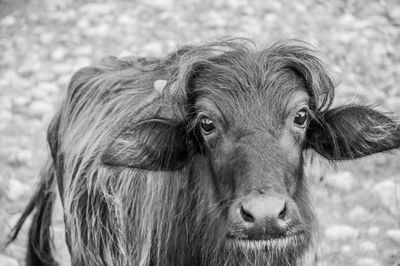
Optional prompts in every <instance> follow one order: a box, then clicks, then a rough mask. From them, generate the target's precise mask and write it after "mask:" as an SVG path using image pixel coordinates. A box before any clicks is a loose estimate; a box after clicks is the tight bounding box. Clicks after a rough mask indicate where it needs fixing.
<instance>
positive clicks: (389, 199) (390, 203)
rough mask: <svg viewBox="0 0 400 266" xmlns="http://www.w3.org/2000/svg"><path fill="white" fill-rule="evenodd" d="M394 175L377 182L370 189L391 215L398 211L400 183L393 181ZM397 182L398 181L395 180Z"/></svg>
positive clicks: (399, 208) (399, 209)
mask: <svg viewBox="0 0 400 266" xmlns="http://www.w3.org/2000/svg"><path fill="white" fill-rule="evenodd" d="M394 179H395V177H393V178H391V179H386V180H384V181H382V182H379V183H377V184H376V185H375V186H374V187H373V188H372V191H373V193H374V194H375V195H377V196H378V197H379V199H380V202H381V204H382V205H383V206H384V207H385V208H386V209H387V210H388V211H389V212H390V213H391V214H393V215H395V216H396V215H398V214H399V213H400V207H399V205H398V202H400V184H397V186H396V183H395V180H394ZM397 183H399V182H397Z"/></svg>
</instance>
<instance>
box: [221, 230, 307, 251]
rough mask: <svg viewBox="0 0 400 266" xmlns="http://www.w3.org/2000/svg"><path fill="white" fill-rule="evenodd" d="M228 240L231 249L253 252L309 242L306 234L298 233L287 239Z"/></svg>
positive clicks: (286, 237)
mask: <svg viewBox="0 0 400 266" xmlns="http://www.w3.org/2000/svg"><path fill="white" fill-rule="evenodd" d="M227 240H228V241H227V242H228V245H229V247H232V248H241V249H251V250H266V249H267V250H268V249H284V248H287V247H296V246H299V245H304V243H305V242H307V241H306V239H305V235H304V233H297V234H293V235H289V236H285V237H280V238H270V239H263V240H248V239H237V238H228V239H227Z"/></svg>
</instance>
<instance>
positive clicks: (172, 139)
mask: <svg viewBox="0 0 400 266" xmlns="http://www.w3.org/2000/svg"><path fill="white" fill-rule="evenodd" d="M120 132H121V133H119V134H118V135H116V136H114V137H113V138H112V140H111V141H110V143H109V144H108V145H106V147H105V149H104V151H103V154H102V157H101V160H102V162H103V164H105V165H109V166H124V167H132V168H139V169H145V170H165V171H168V170H177V169H181V168H183V167H184V166H185V165H186V164H187V163H188V161H189V160H190V159H191V157H192V154H193V153H194V151H193V148H194V145H193V142H192V139H191V137H190V134H189V133H187V131H186V125H185V123H183V122H175V121H170V120H167V119H151V120H147V121H142V122H139V123H136V124H134V125H128V126H125V127H122V130H121V131H120Z"/></svg>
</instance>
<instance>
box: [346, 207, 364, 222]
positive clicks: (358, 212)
mask: <svg viewBox="0 0 400 266" xmlns="http://www.w3.org/2000/svg"><path fill="white" fill-rule="evenodd" d="M367 216H368V211H367V210H366V209H365V208H364V207H362V206H355V207H354V208H353V209H352V210H351V211H350V212H349V214H348V217H349V218H350V219H351V220H353V221H358V220H363V219H365V217H367Z"/></svg>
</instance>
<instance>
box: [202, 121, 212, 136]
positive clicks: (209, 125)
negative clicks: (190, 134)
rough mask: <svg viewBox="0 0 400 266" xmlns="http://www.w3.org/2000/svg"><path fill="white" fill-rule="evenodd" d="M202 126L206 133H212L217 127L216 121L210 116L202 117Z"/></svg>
mask: <svg viewBox="0 0 400 266" xmlns="http://www.w3.org/2000/svg"><path fill="white" fill-rule="evenodd" d="M200 126H201V131H202V132H203V134H204V135H209V134H211V133H212V132H213V131H214V129H215V125H214V122H213V121H212V120H211V119H210V118H208V117H203V118H201V119H200Z"/></svg>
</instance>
